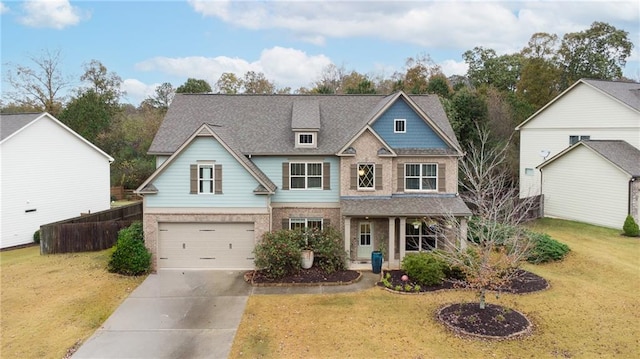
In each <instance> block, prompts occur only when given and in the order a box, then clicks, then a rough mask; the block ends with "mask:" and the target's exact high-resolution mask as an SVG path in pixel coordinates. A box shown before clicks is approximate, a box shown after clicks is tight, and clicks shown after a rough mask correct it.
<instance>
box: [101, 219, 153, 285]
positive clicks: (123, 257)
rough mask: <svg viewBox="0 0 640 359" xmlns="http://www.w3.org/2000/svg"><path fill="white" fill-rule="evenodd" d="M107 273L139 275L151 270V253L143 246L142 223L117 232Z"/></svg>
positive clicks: (136, 223)
mask: <svg viewBox="0 0 640 359" xmlns="http://www.w3.org/2000/svg"><path fill="white" fill-rule="evenodd" d="M108 269H109V272H114V273H120V274H124V275H140V274H144V273H147V272H149V270H150V269H151V253H149V250H147V247H145V246H144V232H143V230H142V223H140V222H135V223H133V224H132V225H130V226H129V227H127V228H123V229H121V230H120V232H118V242H117V243H116V245H115V250H114V251H113V254H112V255H111V260H110V261H109V266H108Z"/></svg>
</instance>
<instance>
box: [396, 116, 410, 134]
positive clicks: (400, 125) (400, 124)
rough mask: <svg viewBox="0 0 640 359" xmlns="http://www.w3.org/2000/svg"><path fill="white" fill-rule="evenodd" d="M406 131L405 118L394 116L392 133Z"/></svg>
mask: <svg viewBox="0 0 640 359" xmlns="http://www.w3.org/2000/svg"><path fill="white" fill-rule="evenodd" d="M406 132H407V120H405V119H401V118H396V119H395V120H393V133H406Z"/></svg>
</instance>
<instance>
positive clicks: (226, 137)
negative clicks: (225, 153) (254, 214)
mask: <svg viewBox="0 0 640 359" xmlns="http://www.w3.org/2000/svg"><path fill="white" fill-rule="evenodd" d="M207 127H209V129H210V130H211V132H214V133H215V134H216V135H218V137H219V138H220V140H221V141H223V142H224V143H225V144H226V145H227V146H228V147H229V148H230V149H231V151H233V153H234V154H235V155H236V157H237V158H239V159H240V161H242V163H244V164H245V166H247V167H248V168H249V170H250V171H253V173H254V175H255V176H256V177H258V178H259V179H260V180H261V181H262V183H263V184H264V186H263V187H266V190H268V191H270V192H274V191H275V190H276V188H277V186H276V185H275V184H274V183H273V181H271V179H269V177H267V175H265V174H264V172H262V170H261V169H260V168H258V166H256V165H255V163H253V161H251V160H250V159H248V158H247V156H245V155H244V154H243V153H242V152H240V149H239V148H238V145H237V141H236V140H235V136H233V135H232V133H233V132H232V131H231V130H230V129H228V128H225V127H222V126H212V125H208V126H207ZM259 187H260V186H259ZM258 191H260V190H258Z"/></svg>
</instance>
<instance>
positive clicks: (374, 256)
mask: <svg viewBox="0 0 640 359" xmlns="http://www.w3.org/2000/svg"><path fill="white" fill-rule="evenodd" d="M371 270H372V271H373V273H375V274H378V273H380V271H381V270H382V252H380V251H373V252H371Z"/></svg>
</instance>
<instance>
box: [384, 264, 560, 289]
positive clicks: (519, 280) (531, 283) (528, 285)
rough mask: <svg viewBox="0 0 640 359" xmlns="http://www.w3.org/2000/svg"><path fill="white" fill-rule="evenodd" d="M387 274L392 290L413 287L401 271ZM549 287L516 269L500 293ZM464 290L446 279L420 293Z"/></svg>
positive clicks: (389, 271)
mask: <svg viewBox="0 0 640 359" xmlns="http://www.w3.org/2000/svg"><path fill="white" fill-rule="evenodd" d="M387 273H389V274H390V275H391V276H390V278H389V282H390V283H391V288H389V289H393V288H395V287H396V286H398V285H400V286H404V285H405V284H407V283H408V284H410V285H413V283H412V282H411V279H410V278H409V281H408V282H407V283H405V282H403V281H402V276H403V275H404V274H405V272H404V271H402V270H388V271H384V273H383V276H386V275H387ZM378 285H379V286H382V287H384V284H382V282H378ZM548 287H549V283H548V282H547V281H546V280H545V279H544V278H542V277H540V276H538V275H536V274H533V273H531V272H528V271H525V270H522V269H518V271H517V274H516V276H515V277H514V279H513V280H512V281H511V282H510V283H509V284H508V285H507V286H505V287H504V288H502V292H508V293H516V294H523V293H531V292H537V291H540V290H544V289H547V288H548ZM464 288H466V284H465V283H464V282H461V281H457V280H452V279H446V280H445V281H444V282H443V283H442V284H439V285H434V286H421V287H420V292H432V291H436V290H442V289H464Z"/></svg>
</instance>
